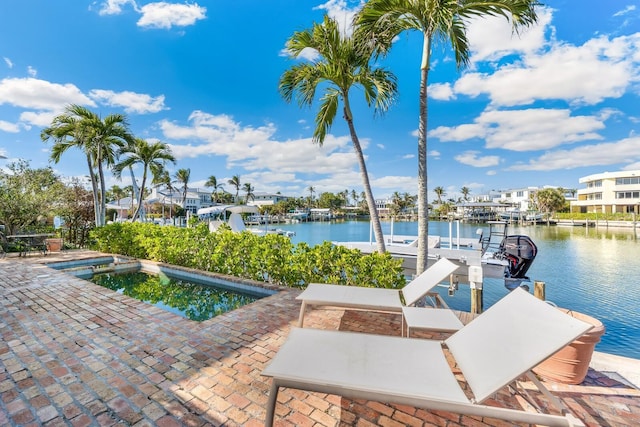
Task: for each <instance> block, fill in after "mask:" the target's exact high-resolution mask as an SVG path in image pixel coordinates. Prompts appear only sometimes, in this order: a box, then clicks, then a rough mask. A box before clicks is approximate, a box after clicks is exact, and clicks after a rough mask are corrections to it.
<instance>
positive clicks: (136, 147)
mask: <svg viewBox="0 0 640 427" xmlns="http://www.w3.org/2000/svg"><path fill="white" fill-rule="evenodd" d="M120 155H125V156H127V157H126V158H125V159H124V160H122V161H121V162H120V163H118V164H117V165H115V167H114V168H113V171H114V173H115V175H116V177H118V178H119V177H120V175H121V174H122V170H123V169H124V168H132V166H133V165H135V164H140V165H141V166H142V182H141V183H140V190H139V192H138V207H137V208H136V210H135V212H134V213H133V216H132V217H131V221H132V222H133V221H135V220H136V218H137V216H138V215H139V214H140V211H141V209H142V198H143V195H144V190H145V185H146V184H147V175H148V172H149V171H151V173H152V175H153V177H156V176H159V175H160V174H161V173H162V172H163V171H164V165H165V162H167V161H169V162H172V163H175V162H176V158H175V157H174V156H173V154H171V149H170V148H169V146H168V145H167V144H165V143H164V142H154V143H148V142H147V141H145V140H144V139H141V138H136V139H135V140H134V141H133V143H131V144H128V145H126V146H125V147H123V148H122V149H120Z"/></svg>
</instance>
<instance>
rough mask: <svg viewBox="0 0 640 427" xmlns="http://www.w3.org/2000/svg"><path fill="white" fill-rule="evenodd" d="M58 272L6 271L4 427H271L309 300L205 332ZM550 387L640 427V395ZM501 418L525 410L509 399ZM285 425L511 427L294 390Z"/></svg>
mask: <svg viewBox="0 0 640 427" xmlns="http://www.w3.org/2000/svg"><path fill="white" fill-rule="evenodd" d="M87 255H91V254H89V253H86V252H82V253H66V254H63V255H62V256H63V257H67V258H68V257H78V256H87ZM53 259H54V257H53V255H49V256H47V257H38V256H30V257H28V258H26V259H25V258H6V259H4V260H2V261H0V289H1V294H0V331H1V334H2V342H0V425H20V426H36V425H46V426H57V425H72V426H97V425H101V426H103V425H104V426H109V425H136V426H145V425H149V426H151V425H158V426H181V425H184V426H204V425H215V426H218V425H225V426H241V425H242V426H260V425H262V424H263V420H264V416H265V404H266V401H267V394H268V390H269V385H270V380H269V379H268V378H265V377H262V376H261V375H260V373H261V371H262V369H263V368H264V367H265V365H266V364H267V363H268V362H269V360H270V358H271V357H272V356H273V355H274V354H275V352H277V350H278V348H279V346H280V345H281V344H282V343H283V342H284V340H285V339H286V337H287V334H288V332H289V330H290V329H291V327H292V326H293V325H294V324H295V323H296V321H297V315H298V310H299V307H300V306H299V303H297V302H296V301H295V297H296V295H297V294H298V292H299V291H297V290H293V289H283V290H282V291H281V292H279V293H278V294H277V295H274V296H271V297H268V298H264V299H261V300H259V301H257V302H255V303H253V304H250V305H248V306H245V307H243V308H241V309H238V310H235V311H233V312H230V313H226V314H224V315H221V316H218V317H216V318H214V319H211V320H208V321H205V322H200V323H197V322H193V321H189V320H186V319H184V318H182V317H179V316H177V315H174V314H171V313H168V312H165V311H162V310H161V309H159V308H156V307H153V306H150V305H147V304H145V303H142V302H139V301H135V300H132V299H130V298H128V297H125V296H123V295H120V294H117V293H115V292H112V291H109V290H107V289H105V288H102V287H99V286H96V285H93V284H90V283H88V282H86V281H84V280H81V279H77V278H75V277H72V276H69V275H67V274H65V273H62V272H60V271H56V270H52V269H50V268H47V267H45V266H43V265H41V264H40V263H41V262H43V261H52V260H53ZM305 325H306V326H307V327H322V328H325V329H340V330H356V331H363V332H374V333H384V334H394V335H399V331H400V319H399V316H397V315H384V314H375V313H363V312H355V311H346V312H345V311H340V310H315V311H312V312H310V313H309V314H308V315H307V318H306V320H305ZM398 363H402V355H401V354H399V355H398ZM548 386H549V388H551V389H553V390H554V392H555V394H556V395H557V396H558V397H560V398H561V399H562V400H563V401H564V402H565V404H567V405H568V406H569V407H570V408H571V409H572V410H573V411H574V412H575V414H576V415H578V416H579V417H580V418H581V419H582V420H583V421H584V422H585V423H586V424H588V425H592V426H600V425H605V426H633V425H640V390H638V389H636V388H634V387H631V386H628V385H625V384H623V383H621V382H618V381H616V380H613V379H611V378H610V377H609V376H607V375H604V374H603V373H600V372H597V371H594V370H590V372H589V375H588V378H587V380H586V381H585V382H584V383H583V384H582V385H580V386H563V385H556V384H548ZM534 394H535V396H536V398H537V399H539V401H540V402H541V403H542V404H543V405H544V404H545V402H544V399H543V398H542V397H541V396H538V394H537V393H534ZM490 404H497V405H505V406H511V407H516V408H519V407H520V406H519V402H518V401H517V399H516V398H514V397H512V396H510V395H508V394H506V393H504V394H499V395H498V396H497V397H496V400H495V401H494V402H490ZM276 425H278V426H294V425H295V426H334V425H357V426H373V425H381V426H404V425H411V426H423V425H436V426H459V425H464V426H506V425H510V424H508V423H505V422H502V421H499V420H491V419H482V420H481V419H479V418H477V417H473V418H472V417H466V416H460V415H457V414H449V413H444V412H428V411H425V410H422V409H416V408H411V407H405V406H401V405H385V404H381V403H379V402H367V401H361V400H349V399H344V398H341V397H340V396H333V395H324V394H319V393H307V392H302V391H298V390H288V389H284V390H282V391H281V393H280V395H279V401H278V405H277V408H276Z"/></svg>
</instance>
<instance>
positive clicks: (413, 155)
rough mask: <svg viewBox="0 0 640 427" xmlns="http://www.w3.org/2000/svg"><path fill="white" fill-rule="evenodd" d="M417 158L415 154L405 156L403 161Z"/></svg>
mask: <svg viewBox="0 0 640 427" xmlns="http://www.w3.org/2000/svg"><path fill="white" fill-rule="evenodd" d="M439 154H440V153H438V154H437V155H439ZM415 157H416V155H415V154H405V155H404V156H402V158H403V159H414V158H415Z"/></svg>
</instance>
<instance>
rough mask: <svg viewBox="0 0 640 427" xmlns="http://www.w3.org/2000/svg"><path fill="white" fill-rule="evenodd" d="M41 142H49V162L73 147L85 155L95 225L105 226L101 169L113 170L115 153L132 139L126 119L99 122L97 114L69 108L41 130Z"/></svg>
mask: <svg viewBox="0 0 640 427" xmlns="http://www.w3.org/2000/svg"><path fill="white" fill-rule="evenodd" d="M40 137H41V139H42V140H43V141H45V142H46V141H48V140H49V139H52V140H53V141H54V145H53V147H52V148H51V160H53V161H54V162H55V163H58V162H59V161H60V159H61V157H62V154H64V153H65V152H66V151H67V150H68V149H69V148H72V147H76V148H79V149H80V150H82V151H83V152H84V153H85V156H86V159H87V166H88V168H89V178H90V179H91V188H92V190H93V204H94V210H95V221H96V226H101V225H104V224H105V216H106V185H105V179H104V167H105V166H106V167H107V168H110V167H112V166H113V165H114V164H115V161H116V153H117V150H118V149H119V148H120V147H123V146H124V145H125V144H126V143H127V142H128V141H132V140H133V135H131V133H130V132H129V125H128V123H127V118H126V116H124V115H122V114H110V115H108V116H107V117H105V118H104V119H101V118H100V116H98V115H97V114H96V113H94V112H92V111H90V110H89V109H87V108H85V107H83V106H80V105H68V106H67V107H66V108H65V112H64V113H63V114H60V115H58V116H56V117H55V118H54V119H53V121H52V122H51V126H50V127H47V128H45V129H43V130H42V132H41V133H40Z"/></svg>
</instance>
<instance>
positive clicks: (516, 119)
mask: <svg viewBox="0 0 640 427" xmlns="http://www.w3.org/2000/svg"><path fill="white" fill-rule="evenodd" d="M604 127H605V126H604V123H603V122H602V120H600V119H599V118H597V117H595V116H571V111H570V110H566V109H565V110H559V109H558V110H553V109H544V108H535V109H533V108H532V109H526V110H489V111H484V112H483V113H482V114H481V115H480V116H479V117H478V118H476V119H475V123H472V124H462V125H460V126H455V127H444V126H440V127H438V128H436V129H434V130H432V131H430V132H429V136H431V137H435V138H438V139H440V140H441V141H465V140H469V139H473V138H480V139H484V140H485V141H486V148H502V149H506V150H513V151H534V150H542V149H549V148H553V147H556V146H558V145H561V144H567V143H575V142H578V141H586V140H596V139H602V137H601V136H600V135H599V134H598V133H597V131H599V130H602V129H604Z"/></svg>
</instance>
